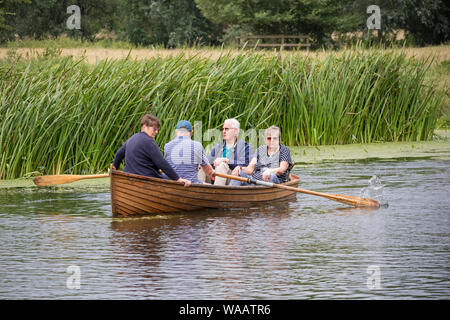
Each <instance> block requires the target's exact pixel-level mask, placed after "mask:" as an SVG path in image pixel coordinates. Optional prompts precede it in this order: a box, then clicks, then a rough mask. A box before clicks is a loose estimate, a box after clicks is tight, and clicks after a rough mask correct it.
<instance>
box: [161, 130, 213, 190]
mask: <svg viewBox="0 0 450 320" xmlns="http://www.w3.org/2000/svg"><path fill="white" fill-rule="evenodd" d="M164 154H165V158H166V160H167V162H168V163H169V164H170V165H171V166H172V168H174V169H175V171H176V172H177V174H178V175H179V176H180V177H182V178H183V179H186V180H190V181H191V182H193V183H201V182H200V181H199V180H198V176H197V174H198V165H202V166H206V165H207V164H208V158H207V157H206V154H205V150H204V149H203V146H202V145H201V143H200V142H197V141H193V140H191V137H187V136H179V137H176V138H175V139H173V140H172V141H170V142H168V143H167V144H166V145H165V146H164Z"/></svg>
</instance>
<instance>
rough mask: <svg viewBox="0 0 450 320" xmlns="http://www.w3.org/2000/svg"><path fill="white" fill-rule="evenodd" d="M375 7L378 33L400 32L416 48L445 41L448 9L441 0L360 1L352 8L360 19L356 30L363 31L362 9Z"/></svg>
mask: <svg viewBox="0 0 450 320" xmlns="http://www.w3.org/2000/svg"><path fill="white" fill-rule="evenodd" d="M372 4H375V5H378V6H379V7H380V10H381V31H382V32H383V33H384V34H390V33H393V32H394V31H396V30H400V29H401V30H404V31H405V32H406V34H407V35H410V36H412V38H413V40H414V43H415V44H416V45H425V44H440V43H445V42H447V41H449V35H450V23H449V19H448V17H449V16H450V6H449V5H448V1H444V0H378V1H373V0H362V1H358V2H355V5H354V6H353V9H354V10H355V12H357V13H358V14H359V15H360V16H361V19H360V21H361V23H360V24H359V28H360V29H367V27H366V24H365V22H366V20H365V19H363V18H364V17H365V18H366V19H367V13H366V9H367V7H368V6H369V5H372Z"/></svg>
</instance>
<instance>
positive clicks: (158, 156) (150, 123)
mask: <svg viewBox="0 0 450 320" xmlns="http://www.w3.org/2000/svg"><path fill="white" fill-rule="evenodd" d="M160 126H161V123H160V121H159V119H158V118H156V117H155V116H153V115H150V114H147V115H145V116H143V117H142V119H141V132H139V133H136V134H134V135H133V136H132V137H131V138H130V139H128V140H127V142H125V143H124V144H123V145H122V147H120V149H119V150H118V151H117V153H116V156H115V158H114V167H115V168H116V169H119V167H120V164H121V163H122V161H123V160H124V159H125V167H124V168H123V171H124V172H128V173H134V174H139V175H142V176H147V177H155V178H161V179H164V178H169V179H171V180H175V181H178V182H183V183H184V185H185V186H186V187H187V186H190V185H191V181H189V180H186V179H182V178H180V177H179V176H178V174H177V173H176V172H175V170H174V169H173V168H172V167H171V166H170V164H169V163H168V162H167V161H166V159H164V156H163V155H162V153H161V150H160V149H159V147H158V144H157V143H156V141H155V137H156V134H157V133H158V131H159V128H160ZM159 169H161V170H162V171H163V172H164V173H165V176H164V175H162V174H160V173H159Z"/></svg>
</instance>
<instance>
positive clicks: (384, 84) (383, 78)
mask: <svg viewBox="0 0 450 320" xmlns="http://www.w3.org/2000/svg"><path fill="white" fill-rule="evenodd" d="M430 63H431V61H427V60H415V59H410V58H406V57H405V56H404V55H402V54H395V53H393V52H382V51H371V50H359V49H358V48H354V49H352V50H347V51H345V52H344V53H341V54H337V53H330V54H329V55H328V56H327V57H326V58H325V59H322V60H319V59H317V58H304V57H302V56H301V55H298V54H291V55H287V56H285V57H283V58H281V56H279V55H270V56H268V55H261V54H257V53H252V52H245V53H241V54H238V55H231V54H224V55H222V56H221V57H219V58H218V59H215V60H212V59H207V58H202V57H191V58H185V57H184V56H183V55H182V54H181V55H178V56H174V57H156V58H150V59H148V60H141V61H133V60H130V59H123V60H114V61H103V62H101V63H98V64H96V65H93V66H92V65H88V64H86V63H84V62H83V61H81V60H79V61H74V60H72V59H71V58H61V57H38V58H37V59H32V60H20V61H14V63H13V62H11V61H6V60H5V61H1V62H0V92H1V103H0V146H1V152H2V153H1V159H0V178H2V179H5V178H6V179H8V178H16V177H21V176H23V175H25V174H27V173H31V172H35V171H38V172H40V173H45V174H48V173H82V174H83V173H94V172H100V171H105V170H106V169H107V168H108V166H109V164H110V163H111V162H112V159H113V157H114V154H115V152H116V150H117V149H118V148H119V147H120V145H121V144H122V143H123V142H125V141H126V139H127V138H128V137H130V136H131V135H132V134H133V133H135V132H137V131H138V130H139V119H140V118H141V116H142V115H143V114H145V113H146V112H151V113H153V114H155V115H156V116H158V117H159V118H160V119H161V120H162V127H161V130H160V134H159V135H158V136H157V142H158V143H159V144H160V145H162V144H163V143H165V142H167V141H169V140H170V139H171V137H172V133H173V129H174V126H175V124H176V122H177V121H178V120H180V119H188V120H191V121H202V130H203V131H206V130H207V129H211V128H219V127H220V126H221V125H222V123H223V121H224V120H225V119H226V118H230V117H235V118H238V119H239V121H240V122H241V128H242V129H243V131H244V130H245V129H250V128H254V129H263V128H266V127H268V126H270V125H272V124H275V125H278V126H280V127H281V128H282V139H283V142H284V143H285V144H287V145H323V144H345V143H354V142H376V141H404V140H423V139H428V138H430V137H431V135H432V134H433V130H434V128H435V126H436V119H437V116H438V113H439V109H440V106H441V99H442V97H441V96H440V95H439V94H437V93H436V90H435V89H434V87H433V84H432V83H427V82H426V81H425V76H426V73H427V69H428V67H429V65H430Z"/></svg>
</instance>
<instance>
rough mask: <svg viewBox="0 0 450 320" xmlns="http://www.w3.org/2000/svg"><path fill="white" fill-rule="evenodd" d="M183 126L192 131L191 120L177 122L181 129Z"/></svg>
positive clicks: (178, 127)
mask: <svg viewBox="0 0 450 320" xmlns="http://www.w3.org/2000/svg"><path fill="white" fill-rule="evenodd" d="M181 128H186V129H187V131H189V132H191V131H192V124H191V123H190V122H189V121H187V120H181V121H180V122H178V124H177V129H181Z"/></svg>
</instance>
